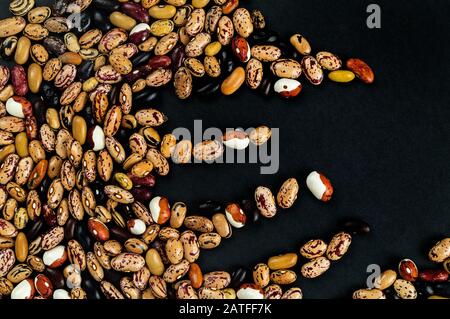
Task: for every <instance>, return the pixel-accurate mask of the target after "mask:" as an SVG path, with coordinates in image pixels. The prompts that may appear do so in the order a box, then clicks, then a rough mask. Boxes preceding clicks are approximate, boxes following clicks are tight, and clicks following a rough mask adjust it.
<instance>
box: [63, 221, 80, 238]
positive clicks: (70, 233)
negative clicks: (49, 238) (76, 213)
mask: <svg viewBox="0 0 450 319" xmlns="http://www.w3.org/2000/svg"><path fill="white" fill-rule="evenodd" d="M76 227H77V220H76V219H74V218H69V220H68V221H67V222H66V224H65V225H64V238H65V239H66V240H71V239H73V238H75V230H76Z"/></svg>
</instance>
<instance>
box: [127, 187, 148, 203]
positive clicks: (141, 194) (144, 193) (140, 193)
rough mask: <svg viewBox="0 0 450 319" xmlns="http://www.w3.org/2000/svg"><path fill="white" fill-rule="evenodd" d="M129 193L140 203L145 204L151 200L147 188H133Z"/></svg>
mask: <svg viewBox="0 0 450 319" xmlns="http://www.w3.org/2000/svg"><path fill="white" fill-rule="evenodd" d="M130 192H131V194H133V196H134V199H136V200H138V201H140V202H147V201H150V200H151V199H152V190H151V189H150V188H147V187H133V188H132V189H131V190H130Z"/></svg>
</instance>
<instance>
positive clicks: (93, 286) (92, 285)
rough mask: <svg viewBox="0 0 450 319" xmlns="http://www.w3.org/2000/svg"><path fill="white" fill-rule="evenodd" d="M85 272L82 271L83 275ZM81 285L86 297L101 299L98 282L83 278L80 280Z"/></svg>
mask: <svg viewBox="0 0 450 319" xmlns="http://www.w3.org/2000/svg"><path fill="white" fill-rule="evenodd" d="M85 273H86V272H83V275H84V274H85ZM85 277H86V276H85ZM81 287H82V288H83V289H84V291H85V292H86V295H87V298H88V299H103V294H102V293H101V290H100V287H99V284H98V282H96V281H95V280H94V279H92V278H83V281H82V282H81Z"/></svg>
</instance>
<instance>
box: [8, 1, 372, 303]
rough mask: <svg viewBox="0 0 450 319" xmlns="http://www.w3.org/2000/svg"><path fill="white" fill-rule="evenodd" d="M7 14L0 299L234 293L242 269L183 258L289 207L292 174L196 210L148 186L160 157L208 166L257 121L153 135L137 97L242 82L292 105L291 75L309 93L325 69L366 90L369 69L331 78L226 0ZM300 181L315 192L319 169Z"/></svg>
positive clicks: (333, 66) (325, 184) (321, 65)
mask: <svg viewBox="0 0 450 319" xmlns="http://www.w3.org/2000/svg"><path fill="white" fill-rule="evenodd" d="M9 9H10V11H11V13H12V14H13V15H14V16H13V17H10V18H6V19H3V20H0V39H1V47H0V54H1V56H2V58H3V59H5V60H13V61H14V66H12V67H11V68H8V67H7V66H6V65H0V146H1V148H0V162H1V166H0V185H1V187H0V209H1V211H2V214H1V218H0V298H14V299H30V298H35V299H39V298H40V299H42V298H55V299H66V298H72V299H82V298H96V299H98V298H102V297H104V296H105V297H107V298H176V297H178V298H193V297H198V298H224V297H233V296H235V295H236V294H237V297H239V295H241V293H242V295H241V297H243V298H246V297H250V296H251V294H250V295H249V294H248V293H246V291H247V290H242V289H241V288H242V287H240V286H236V285H234V287H235V290H234V291H236V294H234V295H233V291H232V290H228V291H227V290H226V289H227V288H230V287H233V283H235V284H236V283H237V282H239V280H237V279H236V278H238V277H239V274H240V273H241V275H242V272H239V271H238V272H237V273H236V272H235V273H233V274H231V275H230V274H228V273H226V272H213V273H209V274H204V275H202V273H201V270H200V268H199V266H198V265H197V264H196V261H197V259H198V258H199V255H200V251H201V249H213V248H216V247H217V246H218V245H219V244H220V242H221V240H222V239H223V238H228V237H230V236H231V229H232V228H233V227H234V228H241V227H243V226H244V225H245V224H246V222H247V221H255V220H257V219H258V218H259V216H260V215H262V216H264V217H266V218H272V217H274V216H275V214H276V213H277V205H278V206H279V207H280V208H282V209H286V208H289V207H291V206H292V205H293V204H294V202H295V200H296V199H297V194H298V191H299V185H298V183H297V181H296V179H295V178H291V179H289V180H287V181H286V182H285V183H284V184H283V185H282V187H281V189H280V191H279V192H278V194H277V196H276V198H275V196H274V195H273V194H272V192H271V190H270V189H268V188H267V187H263V186H260V187H258V188H257V189H256V191H255V194H254V200H253V199H252V200H244V201H241V202H232V203H228V204H226V205H222V204H218V205H216V204H214V203H213V202H207V203H203V204H202V205H200V206H199V207H198V210H197V211H196V212H198V213H204V214H202V215H189V216H187V205H186V204H184V203H181V202H176V203H173V204H172V205H171V204H170V202H169V200H168V199H167V198H165V197H163V196H154V195H153V194H152V191H153V187H154V186H155V183H156V177H157V176H158V177H159V176H165V175H167V174H169V170H170V162H169V159H171V161H172V162H173V163H175V164H183V163H189V162H191V160H192V157H193V158H195V159H196V160H200V161H211V160H214V159H216V158H219V157H220V156H222V154H223V151H224V147H225V146H226V147H229V148H233V149H238V150H242V149H245V148H246V147H248V145H249V143H253V144H254V145H257V146H259V145H263V144H264V143H266V142H267V141H268V140H269V139H270V137H271V130H270V128H269V127H267V126H259V127H257V128H255V129H254V130H253V131H251V132H250V133H249V134H246V133H245V132H243V131H231V132H226V133H224V135H223V137H222V140H221V141H217V140H206V141H203V142H201V143H198V144H196V145H192V143H191V141H189V140H181V141H177V139H176V137H175V136H174V135H172V134H170V133H168V134H164V135H160V133H159V132H158V130H160V129H161V127H162V126H163V124H165V123H166V121H167V120H168V118H167V116H166V115H165V114H163V113H162V112H161V111H159V110H158V109H154V108H148V105H149V103H153V102H155V100H156V98H157V97H158V96H159V95H160V94H161V90H160V88H161V87H164V86H167V85H169V84H170V83H173V86H174V89H175V94H176V96H177V97H178V98H180V99H187V98H188V97H190V96H191V95H192V94H193V93H196V94H199V95H209V94H214V93H216V92H221V93H222V94H223V95H230V94H233V93H235V92H236V91H237V90H238V89H239V88H240V87H241V86H243V84H244V83H246V84H247V86H248V87H249V88H250V89H258V90H259V92H261V93H262V94H264V95H268V94H270V93H272V92H276V93H278V94H279V95H280V96H282V97H294V96H297V95H298V94H299V93H300V91H301V89H302V85H301V84H300V82H299V81H298V78H299V77H300V76H301V75H302V74H304V75H305V77H306V79H307V80H308V81H309V82H310V83H312V84H313V85H319V84H320V83H322V81H323V78H324V72H327V71H329V73H328V77H329V79H331V80H332V81H336V82H349V81H351V80H353V79H354V78H355V76H357V77H358V78H359V79H360V80H361V81H363V82H365V83H372V82H373V81H374V74H373V72H372V70H371V68H370V67H369V66H368V65H367V64H366V63H365V62H363V61H362V60H360V59H350V60H348V61H346V67H347V70H341V68H342V66H343V63H342V61H341V60H340V59H339V58H338V57H337V56H336V55H334V54H332V53H329V52H318V53H317V54H316V56H315V57H313V56H312V55H311V47H310V45H309V42H308V41H307V40H306V39H305V38H304V37H302V36H301V35H298V34H296V35H293V36H292V37H291V38H290V42H291V44H292V45H291V46H290V45H287V44H285V43H283V42H282V41H280V39H278V37H277V36H276V34H275V33H273V32H272V31H270V30H269V29H268V28H267V27H266V21H265V19H264V16H263V15H262V13H261V12H260V11H258V10H254V11H252V12H249V11H248V10H247V9H245V8H241V7H239V1H238V0H228V1H227V0H214V1H209V0H193V1H192V3H191V4H188V3H186V0H165V1H164V2H163V1H160V0H141V1H140V2H139V1H134V2H128V1H115V0H56V1H55V2H54V5H53V6H52V8H50V7H44V6H41V7H35V1H34V0H13V1H11V2H10V6H9ZM157 129H158V130H157ZM161 136H162V137H161ZM306 185H307V187H308V188H309V189H310V191H311V192H312V194H313V195H314V196H315V197H316V198H317V199H319V200H321V201H324V202H326V201H329V200H330V199H331V196H332V194H333V187H332V186H331V183H330V181H329V180H328V179H327V178H326V177H325V176H324V175H323V174H321V173H318V172H312V173H311V174H310V175H309V176H308V177H307V179H306ZM207 213H213V214H212V215H213V216H211V218H209V217H206V216H205V215H207ZM247 216H248V217H250V218H247ZM339 238H340V237H339ZM339 238H338V239H339ZM349 238H351V237H349ZM338 239H336V240H338ZM334 240H335V239H333V240H332V241H331V242H330V245H329V246H328V247H330V246H332V243H333V241H334ZM349 240H350V239H349ZM323 244H325V243H323ZM348 244H350V242H348ZM326 246H327V245H326V244H325V247H326ZM347 248H348V247H347ZM345 250H346V249H345ZM325 253H326V252H325V251H324V252H323V254H325ZM330 254H331V253H330ZM326 255H327V258H328V259H330V260H333V258H331V257H330V256H329V253H326ZM307 258H308V257H307ZM311 258H313V257H311ZM314 258H315V259H312V261H311V263H312V264H311V266H312V268H311V267H309V266H305V267H306V268H305V269H302V273H304V274H303V275H304V276H306V277H308V276H309V277H314V276H315V275H314V274H313V273H310V272H311V271H312V272H314V269H315V268H314V267H315V265H316V264H315V263H318V264H321V263H322V260H323V261H324V262H325V263H326V262H328V264H329V261H328V259H327V258H325V257H322V256H321V255H320V256H319V255H317V256H315V255H314ZM268 267H269V269H270V265H269V266H268ZM310 268H311V269H313V270H311V269H310ZM280 271H287V272H288V273H289V271H290V270H284V269H280V270H275V271H274V272H273V273H272V274H271V275H270V277H272V275H273V277H274V278H273V279H272V282H274V283H275V284H277V283H278V284H280V283H281V281H283V279H280V278H278V275H277V274H278V273H279V272H280ZM308 271H310V272H308ZM280 275H281V278H283V276H285V275H283V274H281V273H280ZM186 276H188V277H189V280H190V281H185V280H183V278H185V277H186ZM241 278H243V277H241ZM180 280H181V281H180ZM240 283H242V282H240ZM252 287H253V286H252ZM230 289H234V288H230ZM240 291H241V293H240ZM286 294H287V295H286ZM291 294H292V296H297V297H298V296H299V292H298V290H295V289H294V290H293V291H291V292H289V293H288V292H285V295H286V296H287V297H288V296H291ZM300 294H301V291H300Z"/></svg>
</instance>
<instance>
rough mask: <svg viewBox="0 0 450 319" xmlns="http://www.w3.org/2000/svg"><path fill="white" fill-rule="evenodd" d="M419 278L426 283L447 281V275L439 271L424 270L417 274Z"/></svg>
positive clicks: (443, 271)
mask: <svg viewBox="0 0 450 319" xmlns="http://www.w3.org/2000/svg"><path fill="white" fill-rule="evenodd" d="M419 278H420V280H422V281H427V282H445V281H447V280H448V273H447V272H446V271H445V270H440V269H426V270H423V271H421V272H420V273H419Z"/></svg>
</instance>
